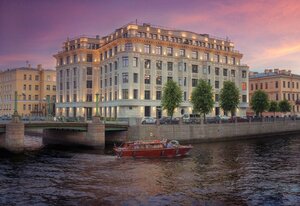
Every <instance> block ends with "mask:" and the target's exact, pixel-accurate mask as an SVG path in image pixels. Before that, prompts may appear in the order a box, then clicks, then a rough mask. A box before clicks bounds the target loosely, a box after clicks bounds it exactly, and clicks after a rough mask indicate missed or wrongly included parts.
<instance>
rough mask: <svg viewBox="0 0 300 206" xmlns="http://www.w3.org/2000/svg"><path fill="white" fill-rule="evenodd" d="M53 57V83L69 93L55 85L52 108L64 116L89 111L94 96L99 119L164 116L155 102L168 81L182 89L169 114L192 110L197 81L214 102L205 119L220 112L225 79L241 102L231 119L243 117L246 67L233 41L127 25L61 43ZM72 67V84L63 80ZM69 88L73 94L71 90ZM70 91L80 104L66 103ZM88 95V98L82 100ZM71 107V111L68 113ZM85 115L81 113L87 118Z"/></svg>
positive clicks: (159, 97) (246, 101)
mask: <svg viewBox="0 0 300 206" xmlns="http://www.w3.org/2000/svg"><path fill="white" fill-rule="evenodd" d="M75 55H76V57H77V58H78V57H79V56H80V62H76V63H74V61H73V62H71V60H70V59H72V58H73V57H74V58H75ZM88 55H89V57H90V59H89V60H90V61H89V62H87V59H88ZM54 56H55V57H56V59H57V75H58V87H59V84H63V86H64V85H66V84H72V85H69V89H68V88H67V89H64V88H63V87H59V90H58V91H57V94H58V96H59V95H60V98H59V99H58V102H59V103H58V104H57V110H59V111H61V112H62V114H65V115H67V116H68V115H74V114H79V115H82V114H83V113H82V112H80V111H82V108H87V107H89V108H94V107H95V100H96V99H95V98H96V97H95V96H96V94H97V93H99V95H100V100H101V102H100V111H101V115H102V116H105V117H110V118H128V117H143V116H153V117H160V116H161V115H166V113H165V111H162V110H161V106H160V103H161V101H160V100H161V96H162V90H163V85H164V84H165V83H166V82H167V80H169V79H173V80H175V81H176V82H178V83H179V85H180V87H181V88H182V90H183V103H182V104H181V107H180V108H179V109H177V110H176V111H175V116H181V115H182V114H184V113H192V112H193V111H192V105H191V103H190V102H189V99H190V96H191V92H192V90H193V88H194V87H195V86H196V85H197V81H198V80H199V79H205V80H207V81H209V82H210V83H211V85H212V86H213V88H214V93H215V102H216V103H215V107H214V109H213V111H212V113H211V114H210V115H211V116H214V115H217V114H221V113H222V111H221V110H220V108H219V103H218V99H219V92H220V90H221V88H222V85H223V82H224V81H226V80H230V81H234V82H235V83H236V85H237V86H238V88H239V89H240V94H241V103H240V105H239V109H238V111H237V115H245V114H246V108H247V107H248V96H247V94H248V66H246V65H242V64H241V58H242V54H241V53H239V52H238V51H236V50H234V44H233V42H231V41H229V40H228V39H222V38H216V37H213V36H210V35H208V34H197V33H194V32H188V31H183V30H176V29H167V28H162V27H158V26H152V25H150V24H137V23H129V24H127V25H125V26H123V27H121V28H119V29H116V30H115V31H114V32H113V33H111V34H109V35H107V36H105V37H102V38H84V37H82V38H77V39H73V40H67V41H66V42H65V43H64V48H63V52H60V53H58V54H56V55H54ZM68 58H69V60H68ZM88 67H90V68H92V71H93V75H94V76H93V77H94V78H93V79H90V80H92V81H93V84H92V85H91V83H90V82H88V81H89V80H88V79H87V77H88V75H87V72H88V71H87V68H88ZM73 68H77V69H79V70H80V74H81V75H82V76H81V77H80V78H79V80H78V81H76V83H75V82H73V79H72V78H73V76H72V75H71V76H69V80H67V79H65V78H67V77H66V73H67V70H69V72H70V71H71V70H72V69H73ZM60 72H61V73H62V76H61V78H60V75H59V73H60ZM97 72H98V73H97ZM90 78H91V77H90ZM95 81H98V83H96V82H95ZM68 82H69V83H68ZM74 84H76V86H78V88H80V89H79V91H75V90H72V87H73V86H74ZM87 87H89V89H90V90H88V88H87ZM80 92H81V93H80ZM87 92H89V93H87ZM73 93H74V94H75V93H76V95H77V98H78V97H79V99H78V101H80V102H82V103H81V104H80V105H78V104H76V102H75V101H70V100H69V101H67V100H68V95H69V98H70V95H73ZM79 93H80V94H79ZM88 95H92V96H91V97H89V99H88V98H86V96H88ZM87 100H89V102H88V101H87ZM74 105H76V106H75V107H76V108H73V111H71V110H70V108H72V107H73V106H74ZM77 105H78V106H79V107H78V106H77ZM64 110H65V112H64ZM77 110H79V113H77V112H76V111H77ZM67 111H71V113H70V112H67ZM87 111H88V110H86V112H85V113H84V114H86V115H88V114H87ZM93 111H94V112H95V109H94V110H93Z"/></svg>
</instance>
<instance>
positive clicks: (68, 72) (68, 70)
mask: <svg viewBox="0 0 300 206" xmlns="http://www.w3.org/2000/svg"><path fill="white" fill-rule="evenodd" d="M66 71H67V77H69V74H70V69H67V70H66Z"/></svg>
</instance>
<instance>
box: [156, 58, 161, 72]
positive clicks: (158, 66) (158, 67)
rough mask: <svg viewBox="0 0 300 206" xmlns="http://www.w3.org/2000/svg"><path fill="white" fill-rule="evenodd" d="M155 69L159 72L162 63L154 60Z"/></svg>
mask: <svg viewBox="0 0 300 206" xmlns="http://www.w3.org/2000/svg"><path fill="white" fill-rule="evenodd" d="M156 69H157V70H161V69H162V61H160V60H156Z"/></svg>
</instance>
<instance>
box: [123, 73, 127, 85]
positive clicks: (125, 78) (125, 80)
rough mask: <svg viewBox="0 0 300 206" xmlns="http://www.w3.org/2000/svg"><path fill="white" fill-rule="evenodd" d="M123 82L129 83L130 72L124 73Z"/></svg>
mask: <svg viewBox="0 0 300 206" xmlns="http://www.w3.org/2000/svg"><path fill="white" fill-rule="evenodd" d="M122 79H123V83H128V73H127V72H126V73H122Z"/></svg>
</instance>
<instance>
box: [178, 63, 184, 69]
mask: <svg viewBox="0 0 300 206" xmlns="http://www.w3.org/2000/svg"><path fill="white" fill-rule="evenodd" d="M182 68H183V62H178V71H182Z"/></svg>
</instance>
